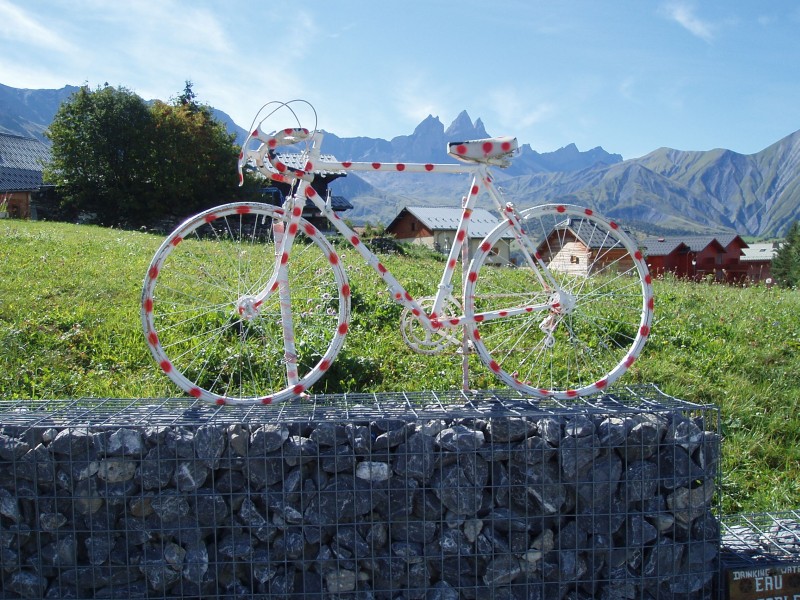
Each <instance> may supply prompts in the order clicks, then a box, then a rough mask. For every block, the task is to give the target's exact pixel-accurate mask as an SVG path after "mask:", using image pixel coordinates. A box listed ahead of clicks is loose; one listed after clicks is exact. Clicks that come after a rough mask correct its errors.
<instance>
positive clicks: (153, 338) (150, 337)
mask: <svg viewBox="0 0 800 600" xmlns="http://www.w3.org/2000/svg"><path fill="white" fill-rule="evenodd" d="M147 341H148V342H150V345H151V346H158V335H156V332H155V331H151V332H150V333H148V334H147Z"/></svg>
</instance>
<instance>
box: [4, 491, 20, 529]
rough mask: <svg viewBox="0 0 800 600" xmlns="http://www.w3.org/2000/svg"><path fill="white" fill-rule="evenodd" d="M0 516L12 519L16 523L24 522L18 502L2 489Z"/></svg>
mask: <svg viewBox="0 0 800 600" xmlns="http://www.w3.org/2000/svg"><path fill="white" fill-rule="evenodd" d="M0 515H2V516H4V517H7V518H9V519H11V520H12V521H14V523H19V522H20V521H22V513H21V512H20V510H19V502H18V500H17V499H16V498H15V497H14V496H12V495H11V492H9V491H8V490H7V489H5V488H0Z"/></svg>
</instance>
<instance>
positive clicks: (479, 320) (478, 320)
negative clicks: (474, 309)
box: [475, 315, 485, 323]
mask: <svg viewBox="0 0 800 600" xmlns="http://www.w3.org/2000/svg"><path fill="white" fill-rule="evenodd" d="M484 318H485V317H484V316H483V315H475V322H476V323H481V322H483V319H484Z"/></svg>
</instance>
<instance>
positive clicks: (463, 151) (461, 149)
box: [456, 144, 467, 154]
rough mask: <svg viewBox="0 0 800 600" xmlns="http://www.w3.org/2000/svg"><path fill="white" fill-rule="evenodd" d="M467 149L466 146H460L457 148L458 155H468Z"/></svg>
mask: <svg viewBox="0 0 800 600" xmlns="http://www.w3.org/2000/svg"><path fill="white" fill-rule="evenodd" d="M466 153H467V147H466V146H465V145H464V144H459V145H458V146H456V154H466Z"/></svg>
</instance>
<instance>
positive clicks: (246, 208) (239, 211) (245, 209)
mask: <svg viewBox="0 0 800 600" xmlns="http://www.w3.org/2000/svg"><path fill="white" fill-rule="evenodd" d="M249 212H250V207H249V206H237V207H236V214H239V215H246V214H247V213H249Z"/></svg>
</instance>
